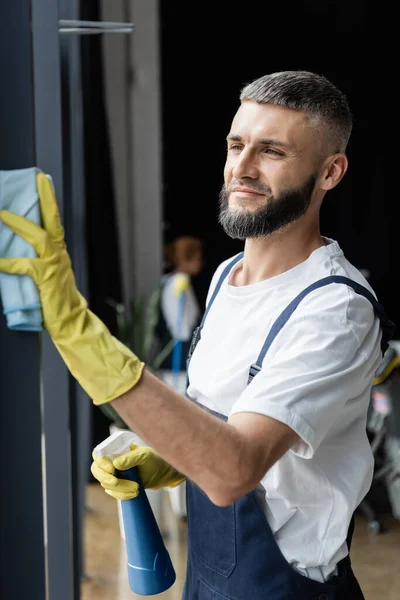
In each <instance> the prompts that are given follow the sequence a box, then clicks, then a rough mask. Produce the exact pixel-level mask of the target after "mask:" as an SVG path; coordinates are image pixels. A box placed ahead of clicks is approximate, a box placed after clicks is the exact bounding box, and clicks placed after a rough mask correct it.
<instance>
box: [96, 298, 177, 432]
mask: <svg viewBox="0 0 400 600" xmlns="http://www.w3.org/2000/svg"><path fill="white" fill-rule="evenodd" d="M107 304H109V305H110V306H111V307H112V308H113V309H114V310H115V314H116V320H117V337H118V339H119V340H120V341H121V342H122V343H123V344H124V345H125V346H127V347H128V348H130V349H131V350H132V351H133V352H134V353H135V354H136V355H137V356H138V357H139V358H140V359H141V360H142V361H143V362H145V363H146V367H147V368H148V369H150V370H151V371H152V372H153V373H154V374H156V375H157V372H158V370H159V368H160V366H161V364H162V363H163V361H164V360H165V359H166V358H167V356H168V355H169V354H170V353H171V352H172V350H173V347H174V341H173V340H171V341H169V342H168V343H167V344H166V345H165V346H164V347H162V348H160V347H159V344H158V343H157V338H156V335H155V333H156V326H157V323H158V319H159V316H160V310H161V287H158V288H156V289H155V290H154V291H153V292H152V293H151V294H150V296H149V297H148V298H141V299H139V300H138V301H137V302H134V301H133V300H132V301H131V302H130V303H129V308H128V309H127V308H126V306H125V305H124V304H122V303H120V302H116V301H115V300H113V299H112V298H108V299H107ZM99 408H100V410H101V411H102V412H103V414H105V415H106V417H107V418H108V419H110V421H112V422H113V423H114V424H115V425H116V426H117V427H119V428H121V429H129V427H128V425H127V424H126V423H125V421H124V420H123V419H122V418H121V417H120V416H119V414H118V413H117V411H116V410H114V408H113V407H112V406H111V405H110V404H109V403H107V404H102V405H100V406H99Z"/></svg>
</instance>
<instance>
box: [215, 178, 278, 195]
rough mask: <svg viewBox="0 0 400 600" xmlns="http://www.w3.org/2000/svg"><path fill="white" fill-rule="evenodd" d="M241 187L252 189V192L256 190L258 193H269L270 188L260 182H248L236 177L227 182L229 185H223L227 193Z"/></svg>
mask: <svg viewBox="0 0 400 600" xmlns="http://www.w3.org/2000/svg"><path fill="white" fill-rule="evenodd" d="M241 187H243V188H246V189H248V190H254V192H257V193H258V194H270V193H271V188H270V187H268V186H266V185H262V184H261V183H251V184H249V183H248V182H247V181H246V182H242V181H239V180H237V179H232V181H230V182H229V185H228V186H225V190H226V192H227V193H228V194H230V193H231V192H232V191H233V189H234V188H241Z"/></svg>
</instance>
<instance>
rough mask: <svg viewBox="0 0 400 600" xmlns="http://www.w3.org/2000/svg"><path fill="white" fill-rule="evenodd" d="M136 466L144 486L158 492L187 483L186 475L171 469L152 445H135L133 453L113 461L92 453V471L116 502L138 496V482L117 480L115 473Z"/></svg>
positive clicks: (132, 446)
mask: <svg viewBox="0 0 400 600" xmlns="http://www.w3.org/2000/svg"><path fill="white" fill-rule="evenodd" d="M133 467H137V468H138V471H139V476H140V479H141V482H142V484H143V487H144V488H145V489H150V490H159V489H161V488H164V487H176V486H178V485H179V484H181V483H182V482H183V481H185V477H184V475H182V474H181V473H179V472H178V471H177V470H176V469H174V468H173V467H171V465H169V464H168V463H167V462H166V461H165V460H164V459H162V458H161V456H159V455H158V454H157V453H156V452H155V451H154V450H153V449H152V448H150V447H149V446H139V445H137V444H132V445H131V446H130V452H126V453H125V454H121V455H120V456H118V457H116V458H114V460H113V461H111V460H110V459H109V458H108V457H106V456H105V457H102V458H98V457H96V456H95V454H94V453H93V463H92V465H91V472H92V475H93V477H95V478H96V479H97V480H98V481H99V482H100V483H101V485H102V487H103V488H104V489H105V491H106V493H107V494H109V495H110V496H112V497H113V498H116V499H117V500H130V499H131V498H135V497H136V496H137V495H138V494H139V493H140V490H139V485H138V484H137V483H136V482H135V481H129V480H128V479H120V478H118V477H115V475H114V473H115V470H118V471H126V470H127V469H132V468H133Z"/></svg>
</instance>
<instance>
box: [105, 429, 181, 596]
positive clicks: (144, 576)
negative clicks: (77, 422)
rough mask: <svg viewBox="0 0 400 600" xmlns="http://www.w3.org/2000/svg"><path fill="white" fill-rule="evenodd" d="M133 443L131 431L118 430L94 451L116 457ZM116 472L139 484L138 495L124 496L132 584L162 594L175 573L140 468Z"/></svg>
mask: <svg viewBox="0 0 400 600" xmlns="http://www.w3.org/2000/svg"><path fill="white" fill-rule="evenodd" d="M132 443H133V440H132V432H130V431H117V432H115V433H113V434H112V435H110V436H109V437H108V438H107V439H105V440H104V441H103V442H101V443H100V444H99V445H98V446H96V448H95V449H94V453H95V456H96V457H98V458H101V457H103V456H108V458H110V460H113V459H114V458H116V457H117V456H119V455H120V454H125V452H129V449H130V448H129V446H130V444H132ZM115 475H116V476H117V477H120V478H123V479H129V480H131V481H136V482H137V483H138V484H139V485H140V492H139V495H138V496H136V498H132V499H131V500H121V509H122V518H123V525H124V532H125V542H126V550H127V555H128V577H129V586H130V588H131V590H132V591H133V592H135V593H136V594H139V595H141V596H152V595H153V594H161V593H162V592H164V591H165V590H167V589H168V588H170V587H171V586H172V585H173V583H174V582H175V578H176V575H175V570H174V567H173V565H172V562H171V559H170V556H169V553H168V550H167V549H166V547H165V545H164V541H163V538H162V536H161V532H160V529H159V527H158V524H157V521H156V519H155V516H154V513H153V511H152V508H151V506H150V502H149V500H148V497H147V495H146V492H145V490H144V488H143V486H142V483H141V481H140V477H139V473H138V470H137V468H136V467H135V468H133V469H128V470H126V471H119V472H116V473H115Z"/></svg>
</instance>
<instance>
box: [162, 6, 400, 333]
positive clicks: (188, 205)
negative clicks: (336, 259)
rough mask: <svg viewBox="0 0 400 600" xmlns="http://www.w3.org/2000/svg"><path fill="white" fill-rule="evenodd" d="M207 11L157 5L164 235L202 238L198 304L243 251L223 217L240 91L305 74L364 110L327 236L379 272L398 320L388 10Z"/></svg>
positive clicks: (380, 286)
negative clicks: (269, 76)
mask: <svg viewBox="0 0 400 600" xmlns="http://www.w3.org/2000/svg"><path fill="white" fill-rule="evenodd" d="M198 6H199V7H201V8H199V10H197V11H195V10H193V9H192V7H191V10H190V11H189V9H185V8H183V7H182V5H181V7H180V10H179V14H178V11H177V8H176V3H170V2H160V14H161V29H160V35H161V57H162V64H161V69H162V95H163V100H162V106H163V128H164V129H163V135H164V141H163V148H164V155H163V157H164V211H165V220H166V225H167V228H166V236H167V237H173V236H175V235H177V234H180V233H187V232H189V233H192V234H195V235H200V236H201V237H202V238H203V240H204V241H205V244H206V267H205V269H204V271H203V273H202V275H201V276H200V277H199V278H198V280H197V289H198V292H199V295H200V297H201V299H202V300H203V299H204V296H205V292H206V287H207V285H208V283H209V279H210V277H211V275H212V273H213V271H214V269H215V267H216V266H217V265H218V263H219V262H220V261H221V260H223V259H224V258H227V257H228V256H230V255H231V254H233V253H234V252H237V251H239V250H241V249H242V243H241V242H237V241H233V240H230V239H229V238H228V237H227V236H226V235H225V234H224V232H223V231H222V229H221V228H220V226H219V225H218V223H217V207H218V192H219V190H220V187H221V184H222V180H223V179H222V177H223V165H224V160H225V136H226V134H227V133H228V131H229V127H230V122H231V119H232V117H233V115H234V113H235V111H236V109H237V106H238V97H239V91H240V88H241V87H242V86H243V85H244V84H245V83H247V82H248V81H250V80H252V79H255V78H256V77H259V76H261V75H263V74H265V73H268V72H273V71H278V70H285V69H308V70H311V71H315V72H317V73H321V74H323V75H325V76H326V77H327V78H328V79H330V80H331V81H333V83H335V84H336V85H338V86H339V87H340V88H341V89H342V90H343V91H344V92H345V94H346V95H347V97H348V99H349V101H350V104H351V107H352V111H353V113H354V117H355V124H354V130H353V136H352V140H351V143H350V145H349V148H348V156H349V164H350V166H349V170H348V172H347V174H346V176H345V178H344V180H343V181H342V182H341V183H340V185H339V186H338V187H337V188H336V189H335V190H333V191H331V192H329V194H327V196H326V198H325V200H324V205H323V209H322V215H321V228H322V233H323V234H324V235H327V236H330V237H333V238H336V239H337V240H338V241H339V243H340V245H341V247H342V249H343V250H344V252H345V253H346V255H347V257H348V258H349V260H351V261H352V262H353V263H354V264H355V265H356V266H357V267H359V268H365V269H368V270H369V271H370V272H371V278H370V281H371V283H372V284H373V286H374V287H375V290H376V292H377V294H378V298H379V299H380V300H381V301H382V302H383V303H384V305H385V307H386V311H387V313H388V314H389V315H390V316H391V318H392V319H394V320H396V321H399V322H400V314H399V309H398V308H397V302H395V297H394V294H392V292H391V290H392V288H393V284H394V283H395V282H396V280H397V282H398V280H399V277H398V275H397V268H396V264H395V260H396V263H397V259H396V256H395V254H394V252H393V247H392V252H391V253H390V252H389V241H390V240H392V242H393V240H394V239H395V235H396V232H395V229H396V230H397V220H396V218H395V214H394V209H395V195H394V193H393V192H392V190H391V189H390V188H389V181H388V177H387V175H388V173H387V167H386V172H385V166H386V161H385V153H387V149H388V147H389V146H388V144H387V141H385V137H384V136H387V135H388V130H390V125H389V114H388V113H389V111H388V110H387V104H386V102H387V101H386V100H385V99H384V98H382V97H381V94H386V93H388V92H387V89H386V87H387V85H386V82H385V79H384V77H385V65H387V62H388V47H387V44H386V42H385V29H384V28H383V27H382V23H381V21H382V20H383V18H384V16H385V13H384V11H383V9H382V13H381V14H379V12H378V10H379V9H378V8H377V6H376V5H372V4H371V5H370V6H369V5H368V3H366V2H361V1H360V0H353V2H351V3H343V2H341V1H337V2H332V1H331V2H329V1H327V2H321V1H320V0H305V1H303V2H302V3H301V4H300V3H299V4H298V5H297V6H296V5H293V3H283V2H282V3H280V4H279V6H276V5H275V3H267V2H265V3H261V2H254V1H248V2H246V3H244V4H240V5H239V4H238V7H239V6H240V8H239V9H236V10H233V8H232V7H233V6H234V3H232V2H219V3H218V9H219V10H218V11H216V4H215V3H211V2H202V3H201V4H199V5H198ZM217 12H218V13H219V14H217ZM377 38H382V39H381V40H380V42H379V43H377ZM392 127H393V126H392ZM385 175H386V177H385ZM396 204H397V203H396ZM392 246H393V243H392ZM389 272H390V273H391V276H390V279H389ZM393 277H394V278H395V279H393Z"/></svg>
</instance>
